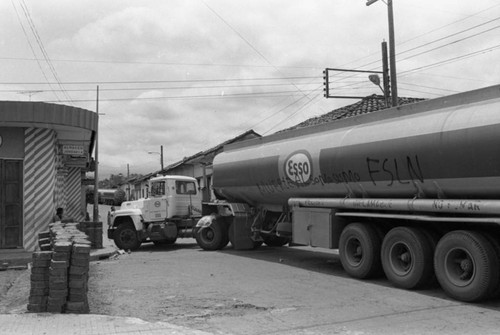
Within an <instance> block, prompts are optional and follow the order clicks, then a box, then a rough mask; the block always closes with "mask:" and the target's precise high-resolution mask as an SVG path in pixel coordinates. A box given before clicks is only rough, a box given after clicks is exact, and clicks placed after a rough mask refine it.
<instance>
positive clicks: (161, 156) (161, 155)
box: [160, 145, 163, 171]
mask: <svg viewBox="0 0 500 335" xmlns="http://www.w3.org/2000/svg"><path fill="white" fill-rule="evenodd" d="M160 159H161V170H162V171H163V145H162V146H160Z"/></svg>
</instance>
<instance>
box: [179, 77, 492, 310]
mask: <svg viewBox="0 0 500 335" xmlns="http://www.w3.org/2000/svg"><path fill="white" fill-rule="evenodd" d="M499 148H500V85H499V86H492V87H488V88H484V89H479V90H475V91H470V92H466V93H461V94H456V95H452V96H447V97H443V98H438V99H433V100H427V101H422V102H419V103H415V104H410V105H404V106H399V107H395V108H390V109H386V110H383V111H377V112H373V113H369V114H364V115H360V116H356V117H352V118H348V119H343V120H339V121H335V122H330V123H327V124H322V125H318V126H312V127H307V128H302V129H296V130H291V131H285V132H282V133H277V134H273V135H270V136H267V137H262V138H258V139H252V140H248V141H245V142H241V143H235V144H231V145H228V146H226V147H225V148H224V152H222V153H221V154H219V155H217V156H216V157H215V159H214V163H213V177H212V178H213V180H212V182H213V189H214V191H215V193H216V194H217V195H218V196H220V199H223V200H219V201H216V202H212V203H205V204H203V206H202V207H203V208H202V212H203V215H204V216H203V218H202V219H201V220H200V221H199V222H198V224H197V227H196V229H195V230H196V234H195V236H196V239H197V242H198V244H199V245H200V246H201V247H202V248H203V249H206V250H218V249H221V248H224V247H225V246H226V245H227V244H228V243H229V242H231V244H232V245H233V246H234V247H235V248H236V249H253V248H255V247H257V246H259V245H260V244H262V243H266V244H267V245H270V246H281V245H284V244H286V243H288V242H293V243H294V244H299V245H308V246H313V247H321V248H329V249H338V252H339V257H340V261H341V264H342V266H343V268H344V269H345V271H346V272H347V273H348V274H349V275H350V276H352V277H354V278H359V279H365V278H371V277H375V276H380V275H385V276H386V277H387V278H388V280H389V281H390V282H391V283H392V284H393V285H395V286H397V287H400V288H405V289H419V288H423V287H428V286H429V285H432V284H433V283H439V285H440V286H441V287H442V288H443V290H444V291H445V292H446V293H447V294H448V295H449V296H450V297H452V298H454V299H457V300H461V301H466V302H474V301H480V300H484V299H488V298H493V297H496V296H498V294H499V292H500V284H499V282H500V280H499V279H500V239H499V234H500V228H499V224H500V150H499ZM176 229H178V228H176Z"/></svg>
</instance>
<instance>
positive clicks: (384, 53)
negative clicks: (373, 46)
mask: <svg viewBox="0 0 500 335" xmlns="http://www.w3.org/2000/svg"><path fill="white" fill-rule="evenodd" d="M382 72H383V74H382V81H383V83H384V84H383V85H384V99H385V106H386V107H389V96H390V94H391V88H390V85H389V64H388V62H387V42H386V41H384V42H382Z"/></svg>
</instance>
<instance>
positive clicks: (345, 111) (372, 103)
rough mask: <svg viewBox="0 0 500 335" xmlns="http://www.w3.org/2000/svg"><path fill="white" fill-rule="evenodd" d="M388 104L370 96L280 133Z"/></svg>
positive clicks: (406, 101)
mask: <svg viewBox="0 0 500 335" xmlns="http://www.w3.org/2000/svg"><path fill="white" fill-rule="evenodd" d="M422 100H425V99H420V98H398V103H399V105H406V104H410V103H414V102H418V101H422ZM386 108H387V107H386V104H385V100H384V97H383V96H382V95H376V94H373V95H370V96H367V97H366V98H363V99H361V101H358V102H356V103H354V104H352V105H348V106H344V107H341V108H339V109H336V110H333V111H331V112H329V113H326V114H323V115H320V116H317V117H313V118H310V119H307V120H305V121H303V122H301V123H299V124H297V125H295V126H293V127H290V128H287V129H284V130H281V131H280V132H283V131H287V130H292V129H298V128H304V127H309V126H314V125H318V124H323V123H328V122H332V121H335V120H340V119H345V118H349V117H353V116H356V115H361V114H366V113H372V112H375V111H378V110H382V109H386Z"/></svg>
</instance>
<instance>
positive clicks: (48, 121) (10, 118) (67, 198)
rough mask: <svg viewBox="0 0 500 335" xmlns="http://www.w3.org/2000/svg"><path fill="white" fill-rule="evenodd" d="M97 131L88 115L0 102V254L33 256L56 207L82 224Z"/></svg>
mask: <svg viewBox="0 0 500 335" xmlns="http://www.w3.org/2000/svg"><path fill="white" fill-rule="evenodd" d="M96 131H97V115H96V113H94V112H92V111H89V110H85V109H81V108H76V107H70V106H65V105H58V104H50V103H42V102H17V101H0V249H13V248H16V249H24V250H25V251H34V250H36V249H37V242H38V240H37V238H38V233H39V232H42V231H46V230H47V229H48V224H49V223H50V222H51V221H52V217H53V216H54V214H55V210H56V208H58V207H63V208H64V210H65V214H66V215H67V216H69V217H71V218H73V219H74V220H75V221H76V222H79V221H83V220H84V218H85V214H86V204H85V186H84V185H83V183H82V180H83V179H84V177H85V172H87V171H88V170H89V169H90V166H91V164H90V163H91V153H92V150H93V147H94V145H95V137H96ZM0 251H1V250H0Z"/></svg>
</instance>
